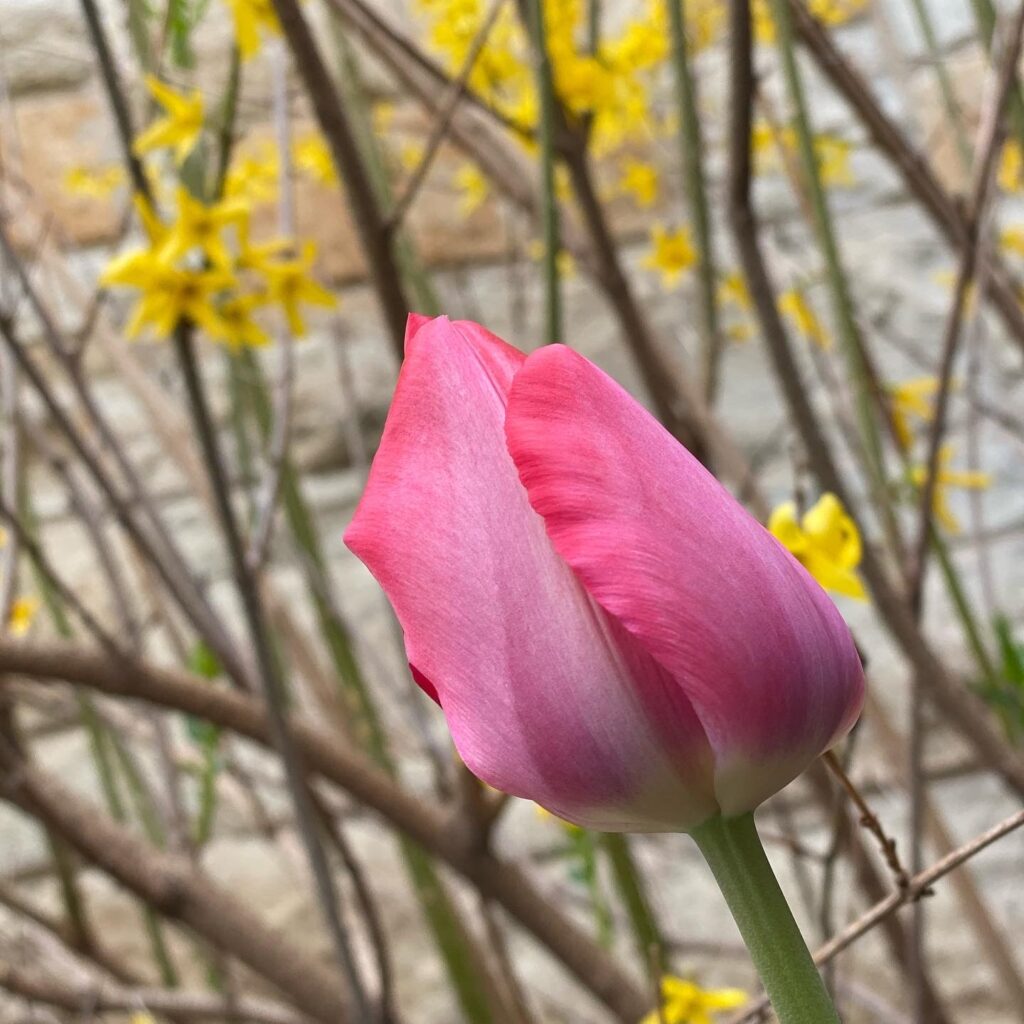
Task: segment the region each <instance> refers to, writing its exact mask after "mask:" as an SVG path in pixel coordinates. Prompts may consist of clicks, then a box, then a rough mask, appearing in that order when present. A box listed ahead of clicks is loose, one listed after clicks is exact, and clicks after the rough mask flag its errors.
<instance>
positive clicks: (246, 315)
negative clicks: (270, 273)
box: [217, 294, 270, 348]
mask: <svg viewBox="0 0 1024 1024" xmlns="http://www.w3.org/2000/svg"><path fill="white" fill-rule="evenodd" d="M263 301H264V300H263V297H262V296H261V295H258V294H257V295H239V296H235V297H233V298H230V299H228V300H226V301H225V302H222V303H221V304H220V305H219V306H218V307H217V312H218V313H219V314H220V318H221V320H223V321H224V326H225V330H226V332H227V333H226V335H225V337H224V341H225V342H226V343H227V345H228V346H229V347H230V348H246V347H252V348H262V347H263V346H265V345H269V344H270V338H268V337H267V333H266V331H264V330H263V328H262V327H260V325H259V324H257V323H256V321H255V320H254V319H253V317H252V314H253V310H255V309H256V308H257V307H258V306H261V305H263Z"/></svg>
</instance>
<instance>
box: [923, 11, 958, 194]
mask: <svg viewBox="0 0 1024 1024" xmlns="http://www.w3.org/2000/svg"><path fill="white" fill-rule="evenodd" d="M910 4H911V6H912V7H913V8H914V15H915V17H916V18H917V27H918V28H919V29H920V30H921V35H922V36H924V41H925V45H926V46H927V47H928V57H929V59H930V60H931V64H932V67H933V68H934V69H935V80H936V81H937V83H938V86H939V92H940V93H941V94H942V103H943V106H944V107H945V108H946V120H947V122H948V123H949V128H950V131H951V132H952V133H953V141H954V143H955V144H956V152H957V157H958V158H959V160H960V166H961V168H962V170H963V172H964V174H970V172H971V145H970V143H969V142H968V141H967V133H966V132H965V131H964V118H963V111H961V109H960V102H959V101H958V100H957V98H956V91H955V90H954V89H953V82H952V80H951V79H950V77H949V69H948V68H947V67H946V61H945V58H944V56H943V53H942V50H941V48H940V46H939V41H938V37H937V36H936V34H935V25H934V23H933V22H932V16H931V11H929V9H928V0H910Z"/></svg>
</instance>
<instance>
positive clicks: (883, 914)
mask: <svg viewBox="0 0 1024 1024" xmlns="http://www.w3.org/2000/svg"><path fill="white" fill-rule="evenodd" d="M1022 826H1024V811H1018V812H1017V813H1016V814H1011V815H1010V816H1009V817H1008V818H1004V819H1003V820H1002V821H1001V822H999V824H998V825H993V826H992V828H990V829H988V830H987V831H985V832H982V833H981V834H980V835H978V836H975V837H974V839H972V840H970V842H967V843H964V845H963V846H961V847H959V848H958V849H956V850H954V851H953V852H952V853H950V854H949V855H948V856H946V857H943V858H942V859H941V860H939V861H936V862H935V863H934V864H933V865H932V866H931V867H930V868H927V869H926V870H925V871H922V872H920V873H919V874H917V875H914V877H913V878H911V879H910V880H909V881H908V883H907V885H906V886H905V887H904V888H903V889H898V890H896V891H895V892H893V893H892V894H890V895H889V896H887V897H886V898H885V899H884V900H881V901H880V902H879V903H876V904H875V905H874V906H873V907H872V908H871V909H870V910H867V911H865V913H863V914H861V916H860V917H858V918H857V919H856V920H855V921H853V922H851V923H850V924H848V925H847V926H846V927H845V928H844V929H843V930H842V931H841V932H839V934H838V935H835V936H833V937H832V938H831V939H830V940H829V941H828V942H826V943H825V945H823V946H820V947H819V948H818V949H817V951H816V952H815V954H814V962H815V963H816V964H817V965H818V966H819V967H820V966H821V965H822V964H826V963H828V962H829V961H830V960H832V959H833V958H834V957H836V956H838V955H839V954H840V953H841V952H842V951H843V950H844V949H847V948H848V947H849V946H851V945H853V943H854V942H856V941H857V940H858V939H859V938H861V936H863V935H866V934H867V933H868V932H870V931H871V930H872V929H873V928H875V927H876V926H877V925H879V924H880V923H881V922H882V921H884V920H885V919H886V918H887V917H889V916H890V915H891V914H894V913H895V912H896V911H897V910H899V908H900V907H902V906H903V905H904V904H905V903H909V902H911V901H912V900H918V899H920V898H921V897H922V896H924V895H925V894H926V893H928V892H929V891H930V890H931V889H932V887H933V886H934V885H935V883H936V882H938V881H939V880H940V879H941V878H943V877H945V876H946V875H948V874H949V873H950V872H951V871H954V870H956V869H957V868H958V867H960V865H962V864H964V863H966V862H967V861H969V860H970V859H971V858H972V857H975V856H976V855H977V854H979V853H981V851H982V850H984V849H986V848H987V847H989V846H991V845H992V844H993V843H995V842H998V841H999V840H1000V839H1002V838H1003V837H1004V836H1007V835H1009V834H1010V833H1011V832H1013V831H1014V830H1016V829H1018V828H1021V827H1022ZM767 1006H768V1000H767V999H759V1000H757V1001H756V1002H755V1003H753V1004H752V1005H751V1006H748V1007H746V1008H745V1009H744V1011H743V1012H742V1013H741V1014H739V1015H737V1016H735V1017H733V1018H731V1019H730V1020H729V1021H728V1022H727V1024H747V1022H750V1021H753V1020H756V1019H757V1017H758V1015H759V1014H760V1013H761V1012H762V1011H763V1010H764V1009H765V1008H766V1007H767Z"/></svg>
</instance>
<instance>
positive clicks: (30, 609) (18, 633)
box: [7, 597, 39, 637]
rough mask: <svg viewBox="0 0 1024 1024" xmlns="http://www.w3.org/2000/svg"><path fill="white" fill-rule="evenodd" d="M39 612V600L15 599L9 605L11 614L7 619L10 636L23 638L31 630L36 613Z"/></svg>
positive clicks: (33, 598)
mask: <svg viewBox="0 0 1024 1024" xmlns="http://www.w3.org/2000/svg"><path fill="white" fill-rule="evenodd" d="M38 611H39V600H38V598H35V597H19V598H16V599H15V601H14V603H13V604H12V605H11V612H10V615H9V617H8V619H7V629H8V632H9V633H10V634H11V636H14V637H22V636H25V635H26V634H27V633H28V631H29V630H30V629H31V628H32V623H33V622H34V621H35V618H36V613H37V612H38Z"/></svg>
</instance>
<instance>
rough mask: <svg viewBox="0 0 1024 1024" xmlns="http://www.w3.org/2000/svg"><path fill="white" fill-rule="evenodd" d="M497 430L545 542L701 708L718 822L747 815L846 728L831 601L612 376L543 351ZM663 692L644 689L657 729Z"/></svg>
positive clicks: (847, 657)
mask: <svg viewBox="0 0 1024 1024" xmlns="http://www.w3.org/2000/svg"><path fill="white" fill-rule="evenodd" d="M506 436H507V440H508V446H509V451H510V452H511V454H512V457H513V459H514V461H515V464H516V466H517V468H518V470H519V475H520V477H521V479H522V482H523V484H524V485H525V487H526V489H527V492H528V494H529V498H530V502H531V504H532V505H533V507H534V508H535V509H536V510H537V511H538V512H539V513H540V515H541V516H542V517H543V519H544V522H545V524H546V526H547V531H548V536H549V537H550V538H551V541H552V542H553V544H554V547H555V549H556V550H557V551H558V553H559V554H560V555H561V556H562V558H563V559H565V561H566V562H567V563H568V564H569V565H571V566H572V568H573V570H574V571H575V572H576V574H577V575H578V577H579V579H580V580H581V582H582V583H583V585H584V587H585V588H586V590H587V592H588V593H589V594H590V595H591V597H593V598H594V600H595V601H596V602H597V603H598V604H599V605H600V606H601V607H602V608H603V609H604V610H605V611H606V612H607V613H608V614H609V615H611V616H612V617H613V618H614V619H616V620H617V621H618V622H620V623H621V624H622V626H623V627H624V628H625V630H626V631H627V632H628V633H629V634H630V635H632V636H633V637H635V638H636V639H637V641H639V643H640V645H641V646H642V647H643V648H644V649H645V650H646V651H648V652H649V653H650V654H651V655H652V656H653V657H654V659H655V660H656V661H657V662H658V663H659V664H660V665H661V666H662V667H663V668H664V669H665V670H666V672H667V673H668V674H669V675H670V676H671V677H672V679H673V680H675V682H676V683H677V684H678V686H679V688H680V689H681V690H682V692H683V693H684V694H685V695H686V697H687V698H688V699H689V701H690V702H691V704H692V706H693V708H694V709H695V710H696V712H697V715H698V717H699V718H700V721H701V723H702V725H703V727H704V730H705V732H706V734H707V736H708V740H709V742H710V744H711V748H712V751H713V753H714V757H715V764H716V770H715V794H716V797H717V801H718V803H719V805H720V807H721V809H722V811H723V813H725V814H727V815H732V814H740V813H743V812H744V811H747V810H750V809H752V808H753V807H756V806H757V805H758V804H759V803H760V802H761V801H762V800H764V799H765V798H767V797H768V796H770V795H771V794H773V793H774V792H776V791H778V790H779V789H780V788H782V786H783V785H785V784H786V783H787V782H789V781H790V780H791V779H792V778H794V777H795V776H796V775H797V774H798V773H799V772H800V771H802V770H803V769H804V768H805V767H806V766H807V764H808V763H809V761H810V760H812V759H813V758H814V757H816V756H817V755H818V754H819V753H820V752H821V751H823V750H825V749H827V748H828V747H829V746H830V745H831V744H832V743H833V742H834V741H835V740H836V739H837V738H839V737H840V736H842V735H843V734H844V733H845V732H846V731H847V730H848V729H849V727H850V726H851V725H852V723H853V721H854V720H855V719H856V717H857V714H858V713H859V710H860V705H861V701H862V698H863V673H862V670H861V665H860V660H859V658H858V656H857V652H856V649H855V647H854V644H853V642H852V639H851V637H850V634H849V631H848V629H847V628H846V625H845V623H844V622H843V620H842V617H841V616H840V615H839V612H838V611H837V610H836V608H835V606H834V605H833V604H832V602H831V600H830V599H829V598H828V597H827V596H826V595H825V593H824V592H823V591H822V590H821V588H820V587H819V586H818V585H817V584H816V583H815V582H814V581H813V580H812V579H811V578H810V577H809V576H808V575H807V574H806V572H805V570H804V569H803V568H802V567H801V566H800V565H799V564H798V563H797V562H796V561H795V560H794V559H793V558H792V557H791V556H790V555H789V553H788V552H786V551H785V550H784V549H783V548H782V546H781V545H779V544H778V543H777V542H776V541H775V540H774V538H772V537H771V536H770V535H769V534H768V533H767V531H765V530H764V529H763V528H762V527H761V525H760V524H759V523H757V522H756V521H755V520H754V519H752V518H751V517H750V516H749V515H748V513H747V512H745V511H744V510H743V508H742V507H741V506H740V505H739V504H738V503H737V502H736V501H734V500H733V498H732V497H731V496H730V495H729V494H728V493H727V492H726V491H725V490H724V489H723V488H722V486H721V485H720V484H719V483H718V481H716V480H715V479H714V477H712V476H711V475H710V474H709V473H708V472H707V471H706V470H705V469H704V467H703V466H701V465H700V463H699V462H697V460H696V459H694V458H693V456H692V455H690V453H689V452H687V451H686V449H685V448H683V447H682V446H681V445H679V444H678V443H677V442H676V441H675V439H673V438H672V437H671V436H670V435H669V434H668V433H667V432H666V431H665V430H664V428H663V427H662V426H661V425H660V424H659V423H657V421H656V420H654V418H653V417H651V416H650V414H648V413H647V412H646V410H644V409H643V408H642V407H641V406H640V405H639V404H638V403H637V402H636V401H634V399H632V398H631V397H630V396H629V395H628V394H627V393H626V392H625V391H623V390H622V389H621V388H620V387H619V386H618V385H617V384H616V383H615V382H614V381H612V380H611V379H610V378H609V377H608V376H606V375H605V374H604V373H602V372H601V371H600V370H599V369H597V367H595V366H594V365H593V364H592V363H589V362H588V361H587V360H585V359H583V358H582V357H581V356H579V355H577V354H576V353H574V352H572V351H571V350H570V349H567V348H565V347H563V346H558V345H553V346H548V347H546V348H543V349H539V350H538V351H536V352H534V353H533V354H532V355H530V356H529V358H528V359H527V360H526V363H525V364H524V366H523V368H522V369H521V370H520V371H519V372H518V374H517V375H516V378H515V381H514V383H513V386H512V392H511V397H510V400H509V409H508V416H507V423H506ZM670 689H671V688H670V687H667V688H665V689H664V690H655V689H653V688H651V689H646V690H644V691H643V692H642V694H641V699H642V700H643V702H644V706H645V708H646V710H647V714H648V717H649V718H650V720H651V721H655V722H657V721H660V720H662V719H663V718H664V717H666V705H665V703H664V701H665V697H666V694H667V693H668V692H669V691H670Z"/></svg>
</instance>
